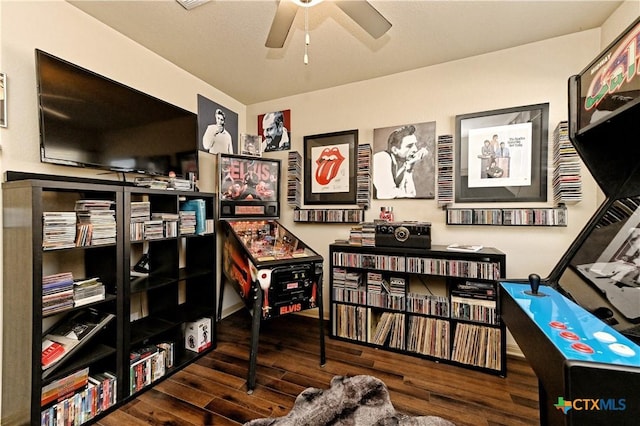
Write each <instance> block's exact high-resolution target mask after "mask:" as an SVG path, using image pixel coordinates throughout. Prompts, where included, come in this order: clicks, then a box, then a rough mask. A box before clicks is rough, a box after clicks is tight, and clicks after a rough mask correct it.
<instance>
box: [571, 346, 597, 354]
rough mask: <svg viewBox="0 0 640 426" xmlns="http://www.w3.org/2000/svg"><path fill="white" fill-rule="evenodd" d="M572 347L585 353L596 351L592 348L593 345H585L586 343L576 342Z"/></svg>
mask: <svg viewBox="0 0 640 426" xmlns="http://www.w3.org/2000/svg"><path fill="white" fill-rule="evenodd" d="M571 347H572V348H573V349H575V350H576V351H578V352H582V353H585V354H592V353H593V352H594V351H593V349H591V346H589V345H585V344H584V343H574V344H572V345H571Z"/></svg>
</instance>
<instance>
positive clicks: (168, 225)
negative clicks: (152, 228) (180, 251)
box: [151, 213, 180, 238]
mask: <svg viewBox="0 0 640 426" xmlns="http://www.w3.org/2000/svg"><path fill="white" fill-rule="evenodd" d="M151 219H152V220H154V221H155V220H160V221H162V229H163V234H164V237H165V238H172V237H177V236H178V222H179V221H180V215H179V214H178V213H153V214H152V215H151Z"/></svg>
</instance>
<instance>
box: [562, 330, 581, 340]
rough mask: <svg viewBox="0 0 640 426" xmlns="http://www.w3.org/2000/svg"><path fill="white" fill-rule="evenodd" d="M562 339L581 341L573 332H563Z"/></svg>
mask: <svg viewBox="0 0 640 426" xmlns="http://www.w3.org/2000/svg"><path fill="white" fill-rule="evenodd" d="M560 337H562V338H563V339H567V340H580V336H578V335H577V334H576V333H574V332H573V331H561V332H560Z"/></svg>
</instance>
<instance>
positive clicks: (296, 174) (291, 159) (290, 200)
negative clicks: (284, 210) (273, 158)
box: [287, 151, 302, 208]
mask: <svg viewBox="0 0 640 426" xmlns="http://www.w3.org/2000/svg"><path fill="white" fill-rule="evenodd" d="M301 182H302V156H301V155H300V153H299V152H298V151H289V154H288V156H287V204H288V205H289V206H290V207H295V208H300V205H301V202H300V197H301V194H302V183H301Z"/></svg>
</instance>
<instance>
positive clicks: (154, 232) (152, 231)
mask: <svg viewBox="0 0 640 426" xmlns="http://www.w3.org/2000/svg"><path fill="white" fill-rule="evenodd" d="M163 237H164V228H163V222H162V220H147V221H146V222H145V223H144V239H145V240H158V239H161V238H163Z"/></svg>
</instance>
